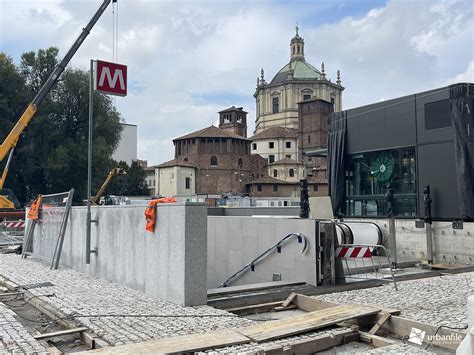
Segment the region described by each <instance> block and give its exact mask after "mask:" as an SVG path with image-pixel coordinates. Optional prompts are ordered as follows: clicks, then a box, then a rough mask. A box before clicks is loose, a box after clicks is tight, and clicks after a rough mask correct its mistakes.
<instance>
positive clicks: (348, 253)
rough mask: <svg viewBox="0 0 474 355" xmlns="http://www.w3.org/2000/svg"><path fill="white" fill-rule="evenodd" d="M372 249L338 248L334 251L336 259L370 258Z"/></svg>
mask: <svg viewBox="0 0 474 355" xmlns="http://www.w3.org/2000/svg"><path fill="white" fill-rule="evenodd" d="M373 250H374V248H372V247H356V246H354V247H339V248H337V249H336V258H370V257H372V251H373Z"/></svg>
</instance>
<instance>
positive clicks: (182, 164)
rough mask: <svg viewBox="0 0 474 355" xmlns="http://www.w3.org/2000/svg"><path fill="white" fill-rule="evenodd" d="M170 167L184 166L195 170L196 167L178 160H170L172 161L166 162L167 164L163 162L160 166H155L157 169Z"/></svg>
mask: <svg viewBox="0 0 474 355" xmlns="http://www.w3.org/2000/svg"><path fill="white" fill-rule="evenodd" d="M171 166H185V167H189V168H195V167H196V166H195V165H193V164H191V163H189V162H187V161H184V160H180V159H172V160H168V161H167V162H164V163H163V164H160V165H157V166H156V167H157V168H169V167H171Z"/></svg>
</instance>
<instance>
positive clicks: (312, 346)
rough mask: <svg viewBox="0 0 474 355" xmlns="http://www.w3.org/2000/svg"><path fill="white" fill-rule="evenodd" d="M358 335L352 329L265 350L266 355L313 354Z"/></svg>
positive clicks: (341, 343)
mask: <svg viewBox="0 0 474 355" xmlns="http://www.w3.org/2000/svg"><path fill="white" fill-rule="evenodd" d="M352 335H356V336H358V334H357V333H354V332H353V331H351V330H350V329H348V330H345V331H341V332H340V333H336V334H324V335H319V336H317V337H314V338H310V339H304V340H299V341H294V342H291V343H289V344H285V345H284V346H283V345H277V346H274V347H272V348H266V349H265V355H287V354H312V353H317V352H320V351H324V350H327V349H331V348H333V347H335V346H339V345H343V344H345V343H346V342H347V340H349V339H350V340H351V341H352V340H353V339H352V338H349V336H352Z"/></svg>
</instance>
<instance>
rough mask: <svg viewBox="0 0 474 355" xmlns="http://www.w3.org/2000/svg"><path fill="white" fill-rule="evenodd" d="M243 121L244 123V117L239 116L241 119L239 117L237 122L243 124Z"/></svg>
mask: <svg viewBox="0 0 474 355" xmlns="http://www.w3.org/2000/svg"><path fill="white" fill-rule="evenodd" d="M242 121H243V118H242V115H239V117H237V122H238V123H242Z"/></svg>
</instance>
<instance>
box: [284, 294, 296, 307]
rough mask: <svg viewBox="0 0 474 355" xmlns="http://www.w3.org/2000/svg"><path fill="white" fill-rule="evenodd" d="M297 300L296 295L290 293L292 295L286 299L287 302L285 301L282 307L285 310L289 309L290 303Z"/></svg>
mask: <svg viewBox="0 0 474 355" xmlns="http://www.w3.org/2000/svg"><path fill="white" fill-rule="evenodd" d="M295 298H296V293H294V292H292V293H290V295H289V296H288V297H287V298H286V300H284V301H283V303H282V304H281V306H282V307H283V308H286V307H288V306H289V305H290V303H292V302H293V301H294V299H295Z"/></svg>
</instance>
